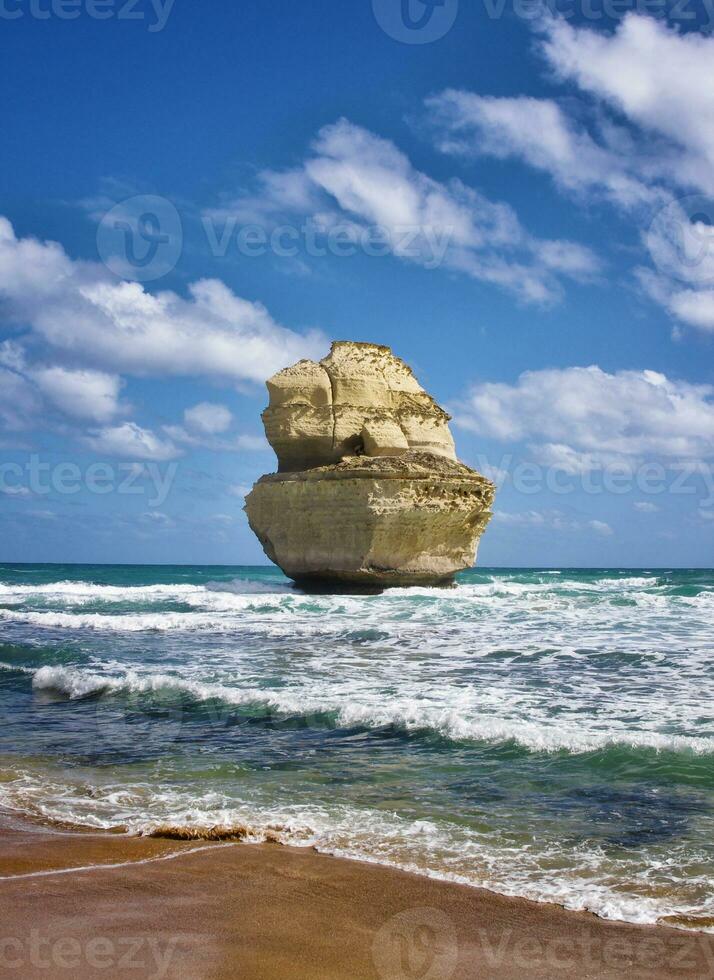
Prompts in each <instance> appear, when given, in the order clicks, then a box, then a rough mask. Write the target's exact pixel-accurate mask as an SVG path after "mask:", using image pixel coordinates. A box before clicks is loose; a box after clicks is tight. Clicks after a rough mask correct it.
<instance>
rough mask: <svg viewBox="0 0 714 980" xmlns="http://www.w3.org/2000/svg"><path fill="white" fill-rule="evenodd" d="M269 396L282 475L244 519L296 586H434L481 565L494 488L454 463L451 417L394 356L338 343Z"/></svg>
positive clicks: (269, 479) (260, 489) (290, 373)
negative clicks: (480, 543)
mask: <svg viewBox="0 0 714 980" xmlns="http://www.w3.org/2000/svg"><path fill="white" fill-rule="evenodd" d="M267 386H268V392H269V395H270V404H269V406H268V408H267V409H266V410H265V411H264V412H263V422H264V424H265V432H266V435H267V437H268V440H269V442H270V444H271V446H272V447H273V449H274V450H275V453H276V455H277V457H278V463H279V472H278V473H276V474H271V475H269V476H264V477H262V478H261V479H260V480H259V481H258V482H257V483H256V485H255V486H254V487H253V490H252V491H251V493H250V494H249V495H248V497H247V498H246V508H245V509H246V512H247V514H248V520H249V522H250V526H251V527H252V529H253V531H254V532H255V533H256V535H257V536H258V538H259V540H260V542H261V544H262V545H263V549H264V550H265V553H266V554H267V556H268V557H269V558H270V559H271V560H272V561H274V562H275V563H276V564H277V565H279V566H280V567H281V568H282V570H283V571H284V572H285V574H286V575H288V576H289V577H291V578H293V579H296V580H298V581H300V582H308V581H310V580H312V581H319V582H320V583H330V582H333V583H334V582H338V583H347V584H349V583H353V584H358V585H370V586H377V587H382V586H389V585H414V584H422V585H424V584H436V583H439V584H440V583H447V582H449V581H450V580H451V579H452V578H453V576H454V574H455V572H457V571H460V570H461V569H464V568H468V567H470V566H471V565H472V564H473V562H474V559H475V556H476V548H477V545H478V540H479V538H480V536H481V534H482V532H483V530H484V528H485V526H486V524H487V523H488V520H489V518H490V516H491V513H490V507H491V504H492V502H493V495H494V487H493V484H492V483H490V481H488V480H487V479H486V478H485V477H483V476H481V475H480V474H478V473H476V472H475V471H474V470H471V469H469V467H467V466H465V465H464V464H463V463H459V462H458V461H457V460H456V453H455V448H454V441H453V438H452V436H451V432H450V431H449V427H448V421H449V416H448V415H447V414H446V412H445V411H444V410H443V409H442V408H440V407H439V406H438V405H437V404H436V402H435V401H434V399H433V398H432V397H431V396H430V395H429V394H427V392H425V391H424V389H423V388H422V387H421V385H420V384H419V382H418V381H417V380H416V378H415V377H414V375H413V373H412V371H411V369H410V368H409V367H408V366H407V365H406V364H405V363H404V362H403V361H402V360H400V359H399V358H398V357H395V356H394V354H392V352H391V351H390V349H389V348H388V347H382V346H380V345H377V344H359V343H353V342H350V341H338V342H336V343H334V344H333V345H332V350H331V351H330V354H329V355H328V356H327V357H325V358H323V360H322V361H320V362H319V363H317V362H315V361H299V362H298V363H297V364H294V365H293V366H292V367H289V368H286V369H285V370H283V371H280V372H278V374H275V375H273V377H272V378H270V379H269V381H268V382H267Z"/></svg>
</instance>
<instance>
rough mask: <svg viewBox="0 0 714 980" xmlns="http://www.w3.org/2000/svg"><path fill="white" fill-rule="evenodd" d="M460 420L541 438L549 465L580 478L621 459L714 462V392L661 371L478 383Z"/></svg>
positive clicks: (558, 373) (499, 434) (489, 432)
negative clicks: (711, 458)
mask: <svg viewBox="0 0 714 980" xmlns="http://www.w3.org/2000/svg"><path fill="white" fill-rule="evenodd" d="M456 422H457V424H459V425H461V426H463V427H464V428H467V429H471V430H472V431H474V432H478V433H480V434H482V435H485V436H491V437H494V438H497V439H501V440H504V441H514V442H515V441H521V440H537V442H536V444H535V448H536V450H537V452H538V453H539V454H540V458H541V459H542V461H543V462H545V463H546V465H555V466H560V467H561V468H563V469H566V470H567V471H569V472H582V471H583V470H585V469H593V468H596V467H600V466H603V465H607V464H608V463H612V462H616V461H618V460H624V461H627V460H633V459H637V458H641V457H643V456H648V457H651V456H658V457H664V458H667V459H670V460H684V459H701V458H708V457H711V456H714V387H712V386H711V385H695V384H689V383H688V382H685V381H677V380H670V379H669V378H667V377H666V376H665V375H664V374H660V373H658V372H655V371H618V372H615V373H613V374H610V373H608V372H606V371H603V370H602V369H601V368H599V367H596V366H591V367H584V368H583V367H571V368H562V369H550V370H544V371H527V372H525V373H524V374H522V375H521V376H520V377H519V379H518V381H517V382H516V383H515V384H513V385H509V384H503V383H488V382H486V383H483V384H479V385H476V386H475V387H474V388H473V389H472V391H471V392H470V395H469V397H468V399H467V400H466V401H465V402H464V403H462V404H461V405H460V406H458V408H457V409H456Z"/></svg>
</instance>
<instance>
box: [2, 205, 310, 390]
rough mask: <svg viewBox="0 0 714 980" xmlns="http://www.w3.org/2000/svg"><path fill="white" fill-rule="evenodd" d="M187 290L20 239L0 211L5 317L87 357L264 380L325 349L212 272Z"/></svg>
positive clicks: (81, 360)
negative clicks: (154, 286) (138, 279)
mask: <svg viewBox="0 0 714 980" xmlns="http://www.w3.org/2000/svg"><path fill="white" fill-rule="evenodd" d="M188 291H189V298H188V299H184V298H183V297H181V296H178V295H177V294H176V293H173V292H169V291H164V292H159V293H157V294H151V293H148V292H147V291H146V290H145V289H144V288H143V287H142V286H141V285H140V284H139V283H135V282H122V281H117V280H116V279H115V278H114V277H113V276H111V275H110V273H109V272H108V271H107V270H106V269H105V268H104V267H103V266H100V265H98V264H96V263H87V262H79V261H73V260H72V259H70V258H69V256H68V255H67V254H66V253H65V252H64V250H63V249H62V247H61V246H60V245H58V244H57V243H54V242H39V241H37V240H35V239H32V238H25V239H18V238H17V237H16V236H15V234H14V232H13V229H12V226H11V225H10V223H9V222H8V221H7V220H6V219H5V218H0V298H2V299H3V301H4V304H3V306H4V313H5V318H6V319H10V321H11V322H14V323H16V324H18V325H20V326H25V327H30V328H31V329H32V331H33V332H34V334H35V335H36V336H39V337H40V338H42V339H43V340H44V341H45V342H46V343H47V344H49V345H50V346H51V347H53V348H55V349H57V350H60V351H63V352H64V353H65V355H66V356H71V357H72V358H73V359H74V360H75V361H76V362H77V363H78V364H79V365H81V366H83V367H87V366H89V367H97V368H100V369H105V370H107V371H109V372H111V373H115V372H122V373H126V374H134V375H140V376H149V375H157V376H165V375H183V376H208V377H219V378H223V379H228V380H232V381H236V382H240V381H246V380H248V381H263V380H264V379H265V378H266V377H268V376H269V375H270V374H271V373H273V372H274V371H276V370H278V369H279V368H281V367H284V366H285V364H288V363H290V362H292V361H295V360H298V359H299V358H301V357H314V356H321V355H322V353H324V348H325V346H326V341H325V338H324V337H323V336H322V335H321V334H320V333H318V332H316V331H313V332H311V333H309V334H308V335H306V336H302V335H300V334H297V333H295V332H293V331H292V330H288V329H286V328H285V327H282V326H280V325H279V324H277V323H276V322H275V321H274V320H273V319H272V317H271V316H270V314H269V313H268V311H267V310H266V309H265V307H264V306H263V305H262V304H260V303H257V302H251V301H249V300H245V299H241V297H239V296H236V295H235V294H234V293H233V292H231V290H230V289H229V288H228V287H227V286H226V285H224V284H223V283H222V282H219V281H218V280H215V279H204V280H201V281H199V282H195V283H193V284H191V285H190V286H189V287H188Z"/></svg>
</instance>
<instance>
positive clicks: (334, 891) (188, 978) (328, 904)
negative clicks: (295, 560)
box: [0, 818, 714, 980]
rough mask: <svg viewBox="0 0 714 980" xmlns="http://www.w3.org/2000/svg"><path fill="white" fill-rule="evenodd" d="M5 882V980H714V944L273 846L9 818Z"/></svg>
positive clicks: (1, 859)
mask: <svg viewBox="0 0 714 980" xmlns="http://www.w3.org/2000/svg"><path fill="white" fill-rule="evenodd" d="M141 862H143V863H141ZM87 865H89V866H91V867H90V868H89V869H87V870H81V869H82V868H83V867H84V868H86V866H87ZM0 875H1V876H3V877H2V880H0V976H1V977H3V978H4V977H17V978H22V980H26V978H30V980H32V978H40V977H42V978H48V980H49V978H51V980H55V978H57V980H63V978H67V980H69V978H72V980H87V978H92V980H94V978H100V977H101V978H108V977H111V978H112V980H114V978H118V980H123V978H129V977H131V978H133V980H145V978H146V980H148V978H155V980H159V978H169V980H172V978H181V980H204V978H215V980H229V978H230V980H235V978H240V980H258V978H260V980H283V978H284V980H288V978H289V980H323V978H324V980H342V978H369V980H449V978H452V977H453V978H459V980H465V978H469V980H473V978H477V977H478V978H493V980H496V978H498V980H509V978H516V977H517V978H523V980H525V978H529V980H536V978H543V980H553V978H561V977H562V978H564V980H566V978H567V980H570V978H572V980H575V978H578V980H581V978H585V977H613V978H614V977H628V978H636V977H642V978H644V977H647V978H662V980H664V978H668V980H669V978H672V977H714V936H711V935H705V934H703V933H692V932H685V931H681V930H677V929H673V928H669V927H666V926H658V927H653V926H633V925H627V924H621V923H613V922H606V921H604V920H602V919H598V918H596V917H595V916H591V915H588V914H586V913H575V912H567V911H565V910H563V909H561V908H559V907H557V906H553V905H544V904H543V905H542V904H539V903H535V902H528V901H523V900H520V899H510V898H504V897H501V896H498V895H494V894H492V893H490V892H487V891H484V890H480V889H476V888H468V887H465V886H461V885H453V884H447V883H444V882H439V881H434V880H431V879H429V878H424V877H420V876H417V875H411V874H407V873H404V872H399V871H392V870H390V869H386V868H382V867H378V866H376V865H370V864H363V863H360V862H355V861H348V860H342V859H338V858H332V857H329V856H326V855H320V854H316V853H315V852H313V851H312V850H302V849H297V848H287V847H281V846H279V845H276V844H264V845H255V844H244V843H214V844H201V843H199V842H181V841H169V840H159V839H146V838H142V839H137V838H130V837H124V836H117V835H112V834H90V833H75V832H69V831H60V830H55V829H51V828H49V829H48V828H46V827H42V826H39V825H34V824H31V823H29V822H27V821H24V820H18V819H15V818H7V819H4V820H3V822H2V824H1V825H0Z"/></svg>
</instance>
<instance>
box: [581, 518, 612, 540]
mask: <svg viewBox="0 0 714 980" xmlns="http://www.w3.org/2000/svg"><path fill="white" fill-rule="evenodd" d="M587 526H588V527H589V528H591V529H592V530H593V531H595V533H596V534H601V535H602V536H603V537H605V538H609V537H612V535H613V534H614V533H615V532H614V531H613V530H612V528H611V527H610V525H609V524H607V523H606V522H605V521H588V522H587Z"/></svg>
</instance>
